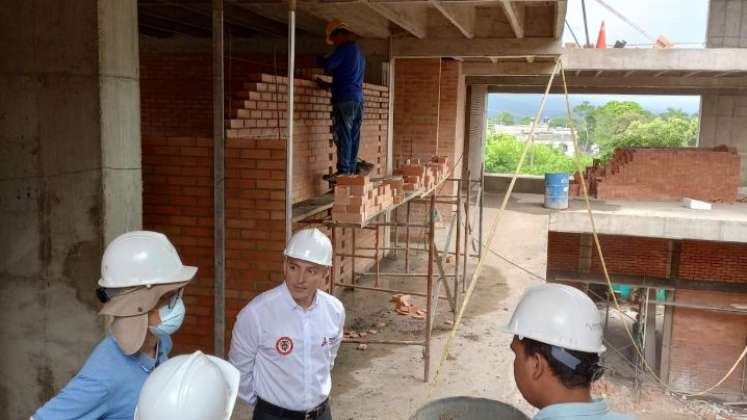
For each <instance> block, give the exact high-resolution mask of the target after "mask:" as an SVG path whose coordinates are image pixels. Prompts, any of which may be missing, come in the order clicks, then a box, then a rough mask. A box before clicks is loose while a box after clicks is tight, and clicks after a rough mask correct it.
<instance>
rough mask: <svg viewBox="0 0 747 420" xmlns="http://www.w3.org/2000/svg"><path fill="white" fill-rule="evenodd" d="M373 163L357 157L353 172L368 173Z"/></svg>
mask: <svg viewBox="0 0 747 420" xmlns="http://www.w3.org/2000/svg"><path fill="white" fill-rule="evenodd" d="M373 167H374V164H373V163H371V162H366V161H365V160H363V159H358V163H357V164H356V165H355V174H356V175H364V176H365V175H368V173H369V172H371V170H372V169H373Z"/></svg>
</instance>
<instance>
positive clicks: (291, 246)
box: [283, 228, 332, 267]
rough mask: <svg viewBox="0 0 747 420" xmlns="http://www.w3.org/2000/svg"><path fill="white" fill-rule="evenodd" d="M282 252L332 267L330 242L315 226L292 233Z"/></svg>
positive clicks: (290, 256) (288, 255)
mask: <svg viewBox="0 0 747 420" xmlns="http://www.w3.org/2000/svg"><path fill="white" fill-rule="evenodd" d="M283 254H284V255H285V256H286V257H289V258H295V259H298V260H304V261H308V262H312V263H314V264H319V265H324V266H327V267H332V242H330V241H329V238H328V237H327V235H325V234H323V233H322V231H320V230H319V229H317V228H312V229H304V230H299V231H298V232H296V233H294V234H293V236H292V237H291V240H290V241H289V242H288V245H287V246H286V247H285V251H284V252H283Z"/></svg>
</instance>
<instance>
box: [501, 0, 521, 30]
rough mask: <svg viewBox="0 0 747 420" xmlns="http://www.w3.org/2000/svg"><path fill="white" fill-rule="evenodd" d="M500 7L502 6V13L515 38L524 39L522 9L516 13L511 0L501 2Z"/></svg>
mask: <svg viewBox="0 0 747 420" xmlns="http://www.w3.org/2000/svg"><path fill="white" fill-rule="evenodd" d="M501 6H503V12H504V13H505V14H506V18H507V19H508V23H509V24H510V25H511V29H512V30H513V31H514V36H516V38H524V13H523V9H520V10H521V11H517V10H516V8H514V6H513V4H512V3H511V0H501Z"/></svg>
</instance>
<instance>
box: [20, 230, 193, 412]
mask: <svg viewBox="0 0 747 420" xmlns="http://www.w3.org/2000/svg"><path fill="white" fill-rule="evenodd" d="M196 273H197V267H190V266H184V265H182V262H181V260H180V259H179V255H178V254H177V252H176V249H175V248H174V246H173V245H172V244H171V242H169V240H168V239H167V238H166V236H164V235H162V234H160V233H156V232H146V231H136V232H128V233H125V234H123V235H121V236H119V237H117V238H116V239H114V241H112V242H111V243H110V244H109V246H108V247H107V248H106V251H105V252H104V257H103V259H102V262H101V279H100V280H99V286H100V287H99V289H97V295H98V296H99V299H100V300H101V301H102V302H104V306H103V307H102V308H101V311H100V312H99V314H100V315H109V316H110V317H109V318H108V320H109V323H108V327H109V328H108V329H109V331H110V333H111V334H110V335H107V336H106V337H105V338H104V339H103V340H102V341H101V342H100V343H99V344H98V346H96V348H95V349H94V351H93V353H91V355H90V356H89V358H88V360H87V361H86V364H85V365H84V366H83V368H82V369H81V370H80V371H79V372H78V374H77V375H75V376H74V377H73V378H72V379H71V380H70V382H69V383H68V384H67V385H66V386H65V388H63V389H62V391H60V393H59V394H57V396H55V397H54V398H52V399H51V400H50V401H48V402H47V403H46V404H45V405H44V406H43V407H41V408H40V409H39V410H37V412H36V413H35V414H34V415H33V417H32V419H33V420H52V419H53V420H67V419H83V420H114V419H132V418H133V415H134V413H135V406H136V405H137V401H138V395H139V393H140V389H141V388H142V386H143V383H144V382H145V380H146V378H147V377H148V375H149V374H150V372H151V371H152V370H153V369H155V368H156V367H157V366H158V365H159V364H160V363H163V362H164V361H165V360H166V359H167V355H168V354H169V352H170V351H171V345H172V343H171V338H170V337H169V336H170V335H171V334H173V333H174V332H175V331H176V330H177V329H178V328H179V327H180V326H181V324H182V321H183V320H184V314H185V307H184V303H183V301H182V293H183V291H184V287H185V286H186V285H187V284H188V283H189V282H190V281H191V280H192V278H194V276H195V274H196Z"/></svg>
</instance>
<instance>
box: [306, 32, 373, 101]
mask: <svg viewBox="0 0 747 420" xmlns="http://www.w3.org/2000/svg"><path fill="white" fill-rule="evenodd" d="M318 62H319V65H321V66H322V67H324V71H325V72H326V73H327V74H329V75H331V76H332V103H333V104H337V103H341V102H357V103H359V104H362V103H363V75H364V73H365V72H366V58H365V57H364V56H363V52H361V48H360V47H359V46H358V44H356V43H355V42H353V41H350V42H346V43H344V44H340V45H338V46H337V47H336V48H335V51H334V52H333V53H332V55H331V56H330V57H329V58H319V59H318Z"/></svg>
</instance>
